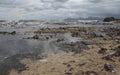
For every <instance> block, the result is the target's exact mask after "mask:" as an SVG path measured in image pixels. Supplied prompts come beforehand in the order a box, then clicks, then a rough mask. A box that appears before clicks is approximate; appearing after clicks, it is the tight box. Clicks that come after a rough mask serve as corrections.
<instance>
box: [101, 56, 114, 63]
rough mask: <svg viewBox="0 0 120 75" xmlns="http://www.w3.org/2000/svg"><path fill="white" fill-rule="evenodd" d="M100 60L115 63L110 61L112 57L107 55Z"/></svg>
mask: <svg viewBox="0 0 120 75" xmlns="http://www.w3.org/2000/svg"><path fill="white" fill-rule="evenodd" d="M102 59H105V60H107V61H112V62H115V61H114V60H113V59H112V55H107V56H105V57H103V58H102Z"/></svg>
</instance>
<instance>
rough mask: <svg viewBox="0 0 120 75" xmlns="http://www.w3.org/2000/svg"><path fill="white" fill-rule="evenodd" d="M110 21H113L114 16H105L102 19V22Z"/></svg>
mask: <svg viewBox="0 0 120 75" xmlns="http://www.w3.org/2000/svg"><path fill="white" fill-rule="evenodd" d="M111 21H115V18H114V17H106V18H105V19H104V22H111Z"/></svg>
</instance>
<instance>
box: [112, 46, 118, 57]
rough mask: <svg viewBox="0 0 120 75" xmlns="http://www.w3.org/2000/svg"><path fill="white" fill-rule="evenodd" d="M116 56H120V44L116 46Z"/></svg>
mask: <svg viewBox="0 0 120 75" xmlns="http://www.w3.org/2000/svg"><path fill="white" fill-rule="evenodd" d="M113 56H115V57H120V46H118V47H117V48H116V52H115V53H114V54H113Z"/></svg>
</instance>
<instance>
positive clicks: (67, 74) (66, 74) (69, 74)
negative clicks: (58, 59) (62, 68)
mask: <svg viewBox="0 0 120 75" xmlns="http://www.w3.org/2000/svg"><path fill="white" fill-rule="evenodd" d="M72 74H73V73H72V72H71V71H67V72H65V75H72Z"/></svg>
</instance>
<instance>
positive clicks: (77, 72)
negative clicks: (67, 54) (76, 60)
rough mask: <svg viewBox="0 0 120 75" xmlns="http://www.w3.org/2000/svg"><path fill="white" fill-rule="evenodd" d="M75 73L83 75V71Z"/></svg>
mask: <svg viewBox="0 0 120 75" xmlns="http://www.w3.org/2000/svg"><path fill="white" fill-rule="evenodd" d="M75 75H85V72H83V71H79V72H77V73H75Z"/></svg>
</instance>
